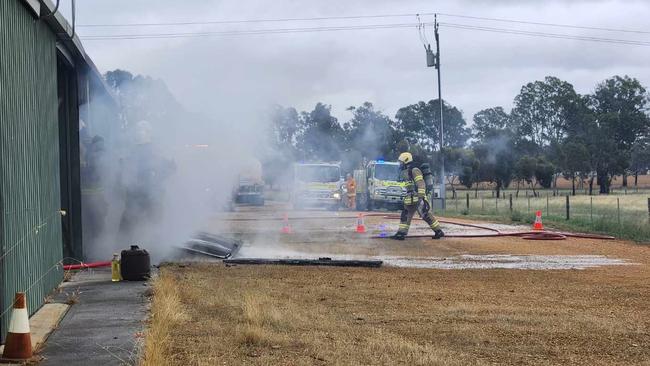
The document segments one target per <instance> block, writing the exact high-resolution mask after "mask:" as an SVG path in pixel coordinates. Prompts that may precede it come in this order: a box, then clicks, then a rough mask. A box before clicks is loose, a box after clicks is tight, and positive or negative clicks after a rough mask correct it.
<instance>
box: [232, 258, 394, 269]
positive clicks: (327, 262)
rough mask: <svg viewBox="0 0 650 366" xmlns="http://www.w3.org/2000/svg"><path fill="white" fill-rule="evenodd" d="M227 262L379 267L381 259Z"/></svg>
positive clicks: (240, 260)
mask: <svg viewBox="0 0 650 366" xmlns="http://www.w3.org/2000/svg"><path fill="white" fill-rule="evenodd" d="M223 262H224V263H227V264H276V265H286V266H334V267H369V268H377V267H381V265H382V264H383V261H376V260H352V259H331V258H318V259H267V258H236V259H225V260H224V261H223Z"/></svg>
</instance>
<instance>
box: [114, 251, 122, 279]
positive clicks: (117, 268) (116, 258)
mask: <svg viewBox="0 0 650 366" xmlns="http://www.w3.org/2000/svg"><path fill="white" fill-rule="evenodd" d="M121 279H122V276H121V274H120V257H119V254H117V253H113V260H112V261H111V281H113V282H119V281H120V280H121Z"/></svg>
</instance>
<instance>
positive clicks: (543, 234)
mask: <svg viewBox="0 0 650 366" xmlns="http://www.w3.org/2000/svg"><path fill="white" fill-rule="evenodd" d="M363 216H364V217H383V218H385V219H388V220H399V218H400V217H399V215H394V214H386V213H382V212H371V213H364V214H363ZM355 218H356V217H354V216H297V217H289V220H291V221H302V220H322V219H327V220H333V219H345V220H353V219H355ZM413 219H414V220H422V219H421V218H415V217H414V218H413ZM260 220H264V221H282V220H283V218H281V217H269V218H257V219H253V218H229V219H225V221H260ZM438 221H439V222H441V223H444V224H451V225H458V226H464V227H471V228H474V229H481V230H486V231H491V232H492V233H490V234H446V235H445V237H446V238H491V237H506V236H512V237H520V238H522V239H526V240H564V239H566V238H567V237H571V238H582V239H599V240H612V239H616V238H615V237H613V236H609V235H599V234H583V233H567V232H554V231H517V232H502V231H500V230H498V229H495V228H491V227H488V226H484V225H476V224H469V223H464V222H458V221H452V220H445V219H439V220H438ZM429 237H431V235H430V234H418V235H409V236H407V238H429ZM372 238H373V239H386V238H387V237H386V236H372Z"/></svg>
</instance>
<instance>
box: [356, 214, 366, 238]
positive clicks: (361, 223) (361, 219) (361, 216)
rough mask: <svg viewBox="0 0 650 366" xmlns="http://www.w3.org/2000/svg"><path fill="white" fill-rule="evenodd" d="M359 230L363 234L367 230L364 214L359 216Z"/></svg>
mask: <svg viewBox="0 0 650 366" xmlns="http://www.w3.org/2000/svg"><path fill="white" fill-rule="evenodd" d="M357 232H358V233H360V234H363V233H365V232H366V225H365V224H364V223H363V214H362V213H360V214H359V215H358V216H357Z"/></svg>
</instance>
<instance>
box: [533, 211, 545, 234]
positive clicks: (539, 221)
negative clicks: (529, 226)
mask: <svg viewBox="0 0 650 366" xmlns="http://www.w3.org/2000/svg"><path fill="white" fill-rule="evenodd" d="M533 230H544V225H543V224H542V211H537V212H536V213H535V223H534V224H533Z"/></svg>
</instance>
